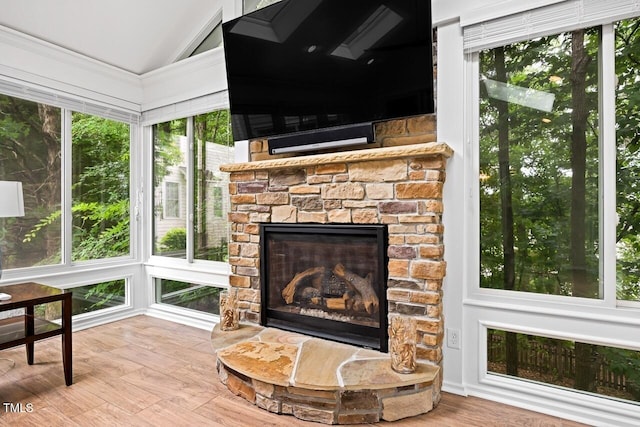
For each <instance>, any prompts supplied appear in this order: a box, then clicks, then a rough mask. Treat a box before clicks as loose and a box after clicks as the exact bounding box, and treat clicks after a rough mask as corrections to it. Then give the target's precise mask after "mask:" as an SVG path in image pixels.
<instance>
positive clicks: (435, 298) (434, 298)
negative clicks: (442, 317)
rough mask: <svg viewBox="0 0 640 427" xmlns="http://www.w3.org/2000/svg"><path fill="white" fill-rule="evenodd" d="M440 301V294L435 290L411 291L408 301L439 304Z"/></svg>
mask: <svg viewBox="0 0 640 427" xmlns="http://www.w3.org/2000/svg"><path fill="white" fill-rule="evenodd" d="M440 301H441V298H440V294H439V293H436V292H411V295H410V296H409V302H412V303H416V304H425V305H427V304H440ZM438 316H439V314H438ZM436 317H437V316H436Z"/></svg>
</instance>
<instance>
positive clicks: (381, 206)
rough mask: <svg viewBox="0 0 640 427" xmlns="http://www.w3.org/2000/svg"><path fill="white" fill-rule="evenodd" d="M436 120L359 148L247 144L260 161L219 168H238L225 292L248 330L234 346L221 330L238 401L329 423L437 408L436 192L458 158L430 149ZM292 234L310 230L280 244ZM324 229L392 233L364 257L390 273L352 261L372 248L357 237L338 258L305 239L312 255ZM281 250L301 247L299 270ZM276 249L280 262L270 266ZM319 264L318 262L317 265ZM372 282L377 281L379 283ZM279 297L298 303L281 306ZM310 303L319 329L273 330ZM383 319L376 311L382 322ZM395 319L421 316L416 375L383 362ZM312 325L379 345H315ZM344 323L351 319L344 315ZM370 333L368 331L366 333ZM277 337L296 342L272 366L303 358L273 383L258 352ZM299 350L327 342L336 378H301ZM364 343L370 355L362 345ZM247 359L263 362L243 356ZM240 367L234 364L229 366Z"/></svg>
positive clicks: (392, 130) (394, 124)
mask: <svg viewBox="0 0 640 427" xmlns="http://www.w3.org/2000/svg"><path fill="white" fill-rule="evenodd" d="M434 120H435V117H434V116H422V117H417V118H411V119H407V120H397V121H391V122H386V123H382V124H380V125H378V126H377V128H376V141H377V142H376V144H375V146H374V148H371V146H370V145H369V146H367V147H365V148H364V149H362V150H351V151H341V152H334V153H325V154H312V155H305V156H300V157H283V156H270V155H268V153H267V149H266V142H263V141H253V142H252V144H251V151H252V159H251V160H252V161H250V162H247V163H238V164H229V165H224V166H223V167H222V168H221V169H222V170H223V171H227V172H229V173H230V181H231V184H230V194H231V202H232V212H231V213H230V215H229V219H230V221H231V222H232V241H231V243H230V245H229V253H230V259H229V261H230V264H231V268H232V276H231V278H230V285H231V287H234V288H237V289H238V300H239V303H238V304H239V305H238V307H239V311H240V318H241V321H242V322H243V325H246V326H245V329H242V328H241V329H240V332H238V333H236V334H235V335H233V338H230V336H227V337H223V336H222V334H224V333H218V334H217V336H216V337H214V347H216V349H217V350H219V351H218V367H219V374H220V377H221V379H222V380H223V381H225V383H226V384H227V386H228V387H229V388H230V389H231V390H232V391H234V392H235V393H236V394H240V395H242V396H244V397H245V398H247V399H248V400H250V401H252V402H254V403H256V404H257V405H258V406H260V407H263V408H264V409H266V410H269V411H272V412H277V413H283V414H293V415H295V416H297V417H298V418H302V419H307V420H312V421H320V422H325V423H330V424H335V423H341V424H348V423H358V422H375V421H379V420H387V421H393V420H396V419H400V418H403V417H406V416H412V415H417V414H420V413H424V412H427V411H428V410H430V409H431V408H432V407H433V405H435V404H437V403H438V401H439V399H440V387H441V383H442V375H441V366H442V342H443V335H444V324H443V317H442V281H443V278H444V276H445V270H446V265H445V262H444V260H443V255H444V246H443V232H444V230H443V225H442V213H443V203H442V189H443V183H444V179H445V166H446V161H447V158H449V157H450V156H451V154H452V152H451V149H450V148H449V147H448V146H447V145H446V144H444V143H438V142H434V139H435V138H434V135H435V131H434V130H435V127H434ZM291 226H297V227H301V228H300V229H299V230H302V231H303V232H302V233H298V234H297V236H298V237H294V238H291V239H290V240H292V241H289V242H286V243H283V241H282V239H284V240H286V238H287V236H282V235H278V233H280V232H281V231H282V230H284V229H288V227H291ZM320 227H329V228H328V229H329V230H331V229H332V227H333V231H332V233H334V234H333V235H331V233H330V238H336V235H335V230H342V229H348V228H349V227H351V228H352V230H359V229H362V228H364V229H366V228H367V227H370V228H372V229H377V230H384V231H383V232H382V234H383V235H384V239H386V240H387V241H386V242H385V244H384V248H385V251H386V253H383V254H382V256H381V257H380V256H379V255H374V254H373V253H370V254H368V255H367V257H370V258H375V260H378V261H375V262H382V263H383V264H384V265H382V266H379V267H381V268H378V267H375V268H371V266H366V264H367V263H364V264H361V261H356V260H355V258H351V254H352V253H356V252H360V251H367V250H371V249H370V248H369V249H367V245H368V244H369V245H370V243H367V242H366V239H365V241H361V240H360V239H359V238H354V236H353V231H350V233H352V234H350V235H348V236H349V238H344V237H342V238H337V240H336V241H334V242H333V244H334V249H333V250H328V249H326V248H324V249H323V245H324V243H322V241H321V240H320V238H319V237H318V236H317V235H312V236H311V238H310V239H307V242H306V244H307V252H306V253H305V252H299V251H302V250H304V246H305V243H304V242H305V238H306V237H309V235H307V236H305V235H304V234H305V232H307V231H309V230H311V233H312V234H313V233H317V232H318V230H319V229H320ZM265 230H272V231H274V233H275V235H276V236H277V238H276V241H275V243H274V242H268V241H263V239H265ZM267 235H268V233H267ZM293 235H294V236H296V233H293ZM300 236H302V237H300ZM290 237H291V236H289V238H290ZM278 239H280V240H278ZM322 239H324V238H322ZM309 240H310V241H311V242H318V244H317V245H314V246H313V247H314V248H315V249H317V251H316V253H315V254H313V253H312V254H311V255H309V253H308V252H309V251H308V249H309V248H308V246H309V245H308V244H309ZM329 240H330V239H329ZM349 240H352V241H353V242H354V243H353V244H350V243H349ZM336 247H344V248H346V249H335V248H336ZM267 249H268V252H269V254H267V253H266V252H265V251H267ZM315 249H314V250H315ZM284 250H290V251H292V252H295V254H296V255H295V258H294V259H295V260H297V261H299V262H298V263H297V264H296V263H295V262H294V263H291V260H289V261H287V260H285V259H283V257H286V256H285V255H284V254H285V252H284ZM318 251H319V252H318ZM323 251H325V252H323ZM311 252H314V251H311ZM272 253H273V254H274V258H273V259H269V255H270V254H272ZM305 257H306V258H305ZM318 257H319V258H322V259H323V260H322V261H318V259H319V258H318ZM373 261H374V260H372V262H373ZM265 263H266V264H265ZM287 263H289V264H292V265H289V264H287ZM272 270H273V271H275V272H276V276H278V277H277V281H278V283H279V284H278V285H276V289H277V290H276V291H268V290H267V289H265V288H264V283H265V280H266V278H265V277H264V276H265V275H267V276H271V272H272ZM374 270H375V271H374ZM379 270H380V271H383V273H380V272H379ZM380 274H382V276H380ZM346 275H349V277H350V278H352V279H353V278H355V279H356V281H358V282H359V283H360V285H359V286H361V287H362V290H360V291H358V287H357V286H356V287H353V286H351V285H348V284H347V283H346V282H347V280H344V277H345V276H346ZM375 275H378V276H377V277H378V278H376V279H371V277H373V276H375ZM296 276H297V277H298V279H299V280H296ZM367 281H368V282H367ZM366 282H367V283H373V282H381V283H379V284H377V285H373V286H379V287H380V289H373V288H372V289H373V291H375V292H376V293H375V297H373V296H371V294H370V293H371V291H370V290H369V289H368V288H367V287H366V286H365V285H364V283H366ZM287 287H289V289H288V290H287ZM267 292H274V293H273V294H271V293H267ZM283 293H284V295H285V296H284V297H283ZM363 295H364V296H363ZM376 298H377V300H378V301H377V307H376V303H375V299H376ZM265 299H266V300H267V301H265ZM271 300H274V301H278V304H276V305H278V307H276V308H274V307H270V306H269V301H271ZM285 300H289V301H291V303H290V304H288V303H285V304H283V302H286V301H285ZM304 304H307V307H306V310H307V312H310V313H312V316H311V319H313V320H312V321H306V320H301V318H300V317H294V318H293V319H292V320H291V319H286V320H287V322H288V324H287V325H286V326H284V327H282V325H281V324H279V322H280V319H279V318H282V317H285V318H287V317H288V316H287V315H284V316H283V312H284V313H285V314H288V313H289V312H293V314H296V315H298V314H300V313H299V312H300V309H301V306H302V305H304ZM381 306H382V307H381ZM354 307H356V309H355V310H354ZM274 313H275V316H273V314H274ZM380 313H382V317H376V315H380ZM365 314H366V315H365ZM392 315H401V316H406V317H412V318H415V320H416V325H417V327H416V329H417V332H416V337H415V340H416V347H417V351H416V355H417V361H418V370H417V371H416V373H415V374H410V375H404V376H403V375H401V374H394V373H393V372H391V371H390V369H389V368H388V365H389V363H388V358H389V355H388V354H387V353H386V351H387V334H386V332H387V330H386V329H387V319H388V316H392ZM341 316H342V317H341ZM273 317H275V321H274V319H272V318H273ZM314 317H315V318H320V320H323V321H327V322H329V323H328V324H329V325H331V326H330V327H322V329H326V330H328V331H331V330H333V329H336V328H334V327H333V325H334V323H332V322H338V324H339V326H340V328H337V329H341V328H342V323H349V324H355V325H358V324H359V323H364V324H365V326H366V327H367V328H369V327H372V326H373V327H376V328H377V330H378V332H376V333H377V334H378V335H377V337H376V338H375V340H374V342H377V344H372V343H371V342H359V341H358V340H359V338H358V339H355V340H352V341H349V339H344V337H341V336H339V335H340V334H337V336H335V335H334V336H326V338H328V339H330V340H333V341H339V342H342V343H344V342H348V343H350V344H352V345H354V347H353V349H350V350H347V349H346V348H347V347H349V346H346V345H345V344H341V343H339V342H334V343H333V344H331V341H329V342H328V343H323V344H319V342H318V340H315V339H314V340H309V341H307V338H306V336H307V335H309V336H311V335H313V336H320V337H325V335H323V334H322V333H317V331H310V330H308V329H307V327H306V326H305V323H311V324H315V323H316V321H315V319H314ZM343 318H346V319H348V320H349V322H343V321H342V320H336V319H343ZM265 326H266V327H267V328H266V330H268V331H270V330H271V329H272V327H275V328H276V329H285V330H287V331H294V332H298V333H300V334H301V335H299V334H296V335H289V334H287V333H274V332H268V333H266V332H264V331H263V328H265ZM356 329H357V328H356ZM380 329H382V333H380ZM351 332H352V331H351V330H350V331H349V332H347V333H345V335H350V334H351ZM214 334H216V331H215V330H214ZM274 334H275V335H277V336H278V338H277V339H275V338H273V336H274ZM367 334H370V330H367V331H366V332H364V333H363V334H361V335H367ZM243 340H248V342H244V341H243ZM283 341H287V342H288V343H290V344H292V345H293V344H295V345H296V346H300V347H296V348H295V349H293V348H289V350H287V351H289V352H290V353H289V355H287V356H285V355H283V354H278V355H272V356H273V357H271V358H270V360H271V359H273V360H276V361H280V362H282V360H285V359H286V360H292V363H293V364H294V365H295V364H297V365H295V366H293V367H291V368H287V369H290V371H288V372H289V374H291V375H292V376H290V377H288V376H287V374H284V376H282V377H280V376H277V378H275V379H274V378H273V377H271V376H270V375H267V376H266V377H265V376H264V375H265V370H269V369H271V368H270V366H271V367H273V369H274V371H276V370H278V368H277V367H274V365H273V362H269V363H272V364H271V365H270V364H269V363H268V361H266V360H263V359H261V358H262V357H263V356H264V354H265V350H266V348H268V349H269V352H271V351H275V349H276V348H280V349H282V348H285V347H286V346H280V347H278V346H275V345H272V344H273V343H275V342H279V343H280V342H283ZM303 342H306V343H307V348H311V347H313V348H315V350H316V351H315V352H316V353H318V352H320V350H319V349H320V348H324V347H326V348H329V349H330V350H328V352H327V354H328V355H329V356H327V357H328V359H329V361H327V362H326V364H327V366H330V365H331V360H332V358H333V357H338V356H336V355H337V354H342V356H340V357H339V358H338V359H339V360H336V361H335V366H336V371H335V372H336V375H335V378H333V379H327V378H326V377H325V376H324V375H322V376H321V377H322V378H321V379H320V378H316V377H317V376H318V374H305V373H303V371H304V369H302V368H304V366H305V363H307V362H305V360H304V357H305V355H307V357H308V358H309V359H314V357H313V356H312V355H311V352H310V350H305V349H304V348H303V347H302V346H301V343H303ZM312 343H313V344H312ZM231 344H233V346H235V347H234V348H233V351H225V350H227V348H231V347H232V345H231ZM256 346H264V347H265V348H262V347H260V348H256ZM309 346H311V347H309ZM323 346H324V347H323ZM360 347H365V348H369V349H366V350H365V349H360V350H358V348H360ZM287 348H288V347H287ZM349 348H351V347H349ZM342 349H344V354H343V353H341V352H342ZM282 351H284V350H282ZM250 354H253V355H254V356H255V357H256V358H257V359H260V360H256V359H250V360H251V362H249V359H247V358H248V357H249V355H250ZM260 355H262V356H260ZM283 358H284V359H283ZM314 360H315V359H314ZM234 361H237V362H238V363H237V364H236V365H234ZM349 364H353V366H357V367H358V371H357V372H360V373H358V374H355V373H350V372H345V371H341V370H344V369H346V368H345V367H346V366H347V365H349ZM365 365H366V366H367V367H366V368H365V367H364V366H365ZM257 366H259V367H260V368H259V369H258V368H256V367H257ZM280 368H282V366H280ZM254 369H256V371H255V372H254V371H253V370H254ZM363 369H364V371H363ZM251 372H254V373H251ZM278 372H279V374H280V373H281V372H280V371H278ZM332 372H333V371H332ZM362 372H368V374H364V373H362ZM279 374H278V375H279ZM331 375H333V374H331ZM355 376H357V377H358V378H357V379H354V378H355ZM427 377H428V378H427ZM314 378H315V379H314ZM351 380H353V382H351ZM301 396H306V397H301ZM320 396H322V397H321V398H320ZM356 401H357V403H354V402H356ZM318 402H321V404H319V403H318Z"/></svg>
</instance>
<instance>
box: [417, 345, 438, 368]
mask: <svg viewBox="0 0 640 427" xmlns="http://www.w3.org/2000/svg"><path fill="white" fill-rule="evenodd" d="M416 357H417V358H418V359H420V360H428V361H429V362H433V363H434V364H438V363H440V361H441V360H442V350H441V349H440V348H438V347H428V348H427V347H422V346H418V347H417V349H416Z"/></svg>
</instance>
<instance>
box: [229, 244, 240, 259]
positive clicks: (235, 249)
mask: <svg viewBox="0 0 640 427" xmlns="http://www.w3.org/2000/svg"><path fill="white" fill-rule="evenodd" d="M238 255H240V244H238V243H229V256H238Z"/></svg>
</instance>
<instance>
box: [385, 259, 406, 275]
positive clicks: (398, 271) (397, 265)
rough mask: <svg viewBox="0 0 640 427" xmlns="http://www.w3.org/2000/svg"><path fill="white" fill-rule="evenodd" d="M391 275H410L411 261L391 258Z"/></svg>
mask: <svg viewBox="0 0 640 427" xmlns="http://www.w3.org/2000/svg"><path fill="white" fill-rule="evenodd" d="M389 277H409V261H407V260H399V259H390V260H389Z"/></svg>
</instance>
